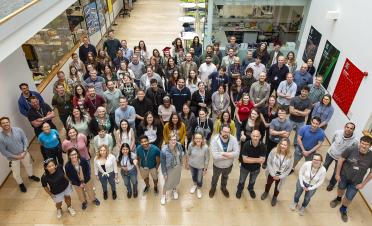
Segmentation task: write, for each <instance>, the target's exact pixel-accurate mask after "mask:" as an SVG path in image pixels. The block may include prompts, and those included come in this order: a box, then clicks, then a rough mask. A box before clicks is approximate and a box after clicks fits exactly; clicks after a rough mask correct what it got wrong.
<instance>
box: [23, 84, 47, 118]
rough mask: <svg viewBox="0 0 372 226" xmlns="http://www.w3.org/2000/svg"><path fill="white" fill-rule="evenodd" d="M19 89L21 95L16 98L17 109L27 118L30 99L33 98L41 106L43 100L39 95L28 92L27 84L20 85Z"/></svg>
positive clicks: (34, 92)
mask: <svg viewBox="0 0 372 226" xmlns="http://www.w3.org/2000/svg"><path fill="white" fill-rule="evenodd" d="M19 89H20V90H21V92H22V93H21V95H20V96H19V98H18V108H19V111H20V112H21V114H22V115H23V116H25V117H27V114H28V111H29V110H30V109H31V100H30V97H32V96H35V97H36V98H37V99H38V100H39V102H40V103H41V104H44V99H43V97H42V96H41V95H40V93H38V92H36V91H30V89H29V87H28V84H27V83H21V84H20V85H19Z"/></svg>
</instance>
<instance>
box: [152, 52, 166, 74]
mask: <svg viewBox="0 0 372 226" xmlns="http://www.w3.org/2000/svg"><path fill="white" fill-rule="evenodd" d="M149 66H151V68H152V70H153V71H154V72H155V73H157V74H158V75H159V76H160V77H162V78H163V77H164V74H163V68H162V66H161V65H160V64H159V63H158V61H157V59H156V58H155V57H154V56H151V57H150V64H149Z"/></svg>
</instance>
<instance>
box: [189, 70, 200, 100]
mask: <svg viewBox="0 0 372 226" xmlns="http://www.w3.org/2000/svg"><path fill="white" fill-rule="evenodd" d="M199 82H200V78H198V75H197V74H196V71H194V70H191V71H190V72H189V77H188V78H187V79H186V87H187V88H189V90H190V93H191V95H192V94H193V93H194V92H195V91H197V90H198V84H199Z"/></svg>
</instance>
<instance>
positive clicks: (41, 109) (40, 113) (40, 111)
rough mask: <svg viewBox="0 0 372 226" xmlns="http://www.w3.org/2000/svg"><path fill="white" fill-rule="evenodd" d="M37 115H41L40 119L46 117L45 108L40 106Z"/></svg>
mask: <svg viewBox="0 0 372 226" xmlns="http://www.w3.org/2000/svg"><path fill="white" fill-rule="evenodd" d="M36 113H37V114H38V115H40V117H42V118H43V117H44V112H43V108H42V107H41V106H40V109H39V110H36Z"/></svg>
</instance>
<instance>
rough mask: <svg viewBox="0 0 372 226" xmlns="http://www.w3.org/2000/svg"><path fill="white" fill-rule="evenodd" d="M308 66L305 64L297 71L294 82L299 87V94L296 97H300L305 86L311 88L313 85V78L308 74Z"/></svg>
mask: <svg viewBox="0 0 372 226" xmlns="http://www.w3.org/2000/svg"><path fill="white" fill-rule="evenodd" d="M307 68H308V66H307V64H306V63H304V64H303V65H302V66H301V68H300V70H297V71H295V73H294V80H293V81H294V82H295V83H296V85H297V93H296V95H299V94H300V92H301V88H302V87H304V86H309V85H310V84H313V77H312V76H311V74H310V73H309V72H307ZM309 91H310V90H309Z"/></svg>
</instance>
